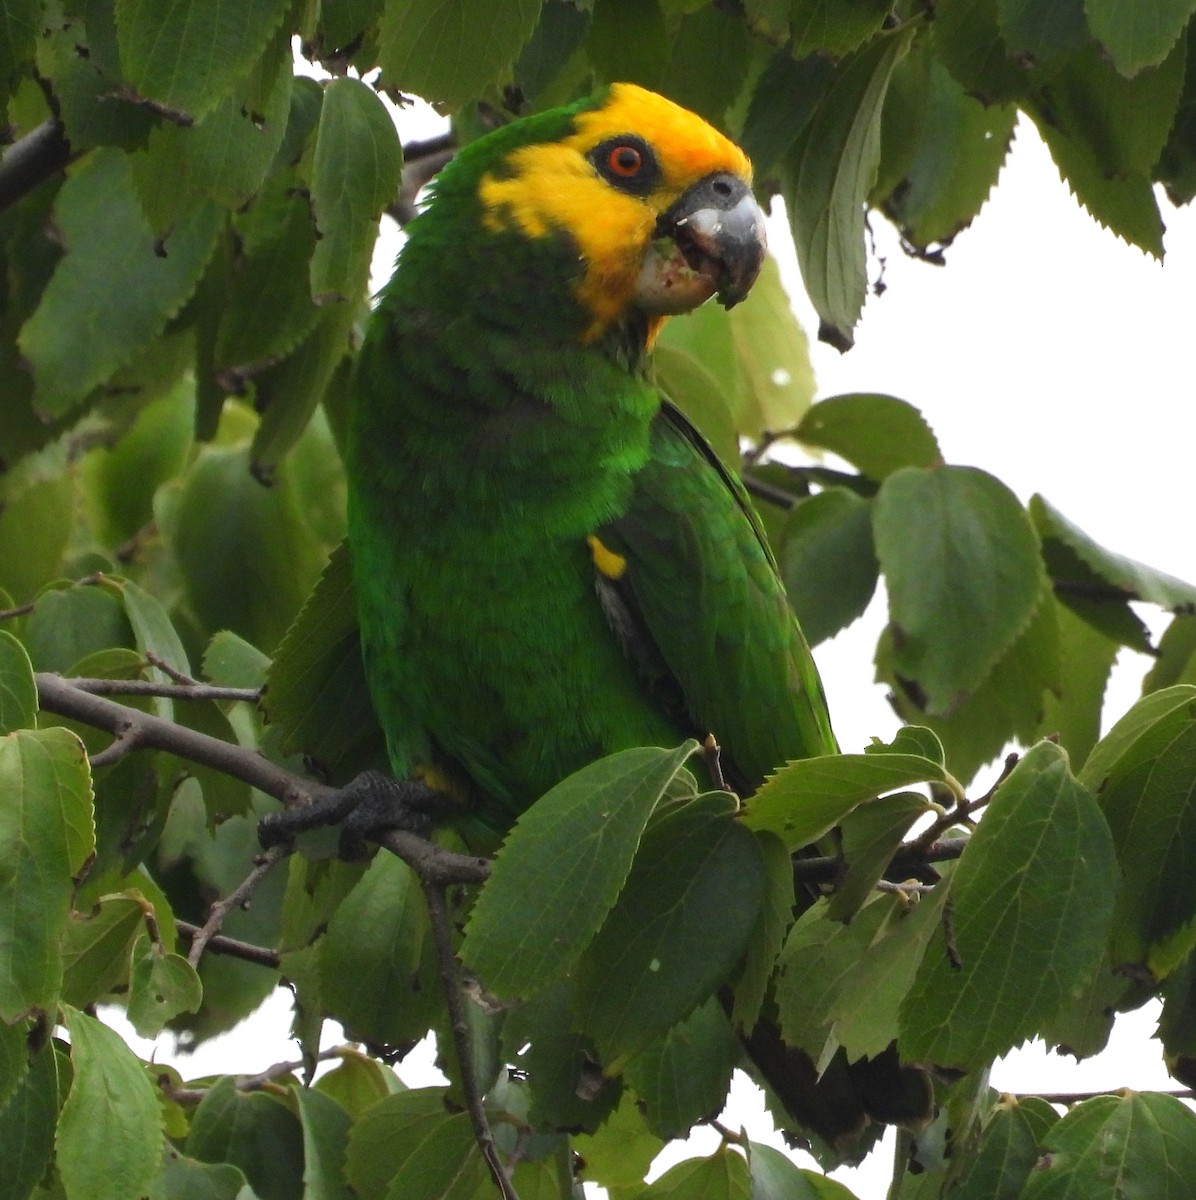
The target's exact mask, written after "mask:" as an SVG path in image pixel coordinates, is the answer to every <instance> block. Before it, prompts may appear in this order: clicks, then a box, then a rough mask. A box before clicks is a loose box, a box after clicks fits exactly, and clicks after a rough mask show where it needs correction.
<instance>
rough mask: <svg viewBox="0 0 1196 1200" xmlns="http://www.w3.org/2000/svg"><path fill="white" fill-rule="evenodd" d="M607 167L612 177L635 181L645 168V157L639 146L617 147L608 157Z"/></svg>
mask: <svg viewBox="0 0 1196 1200" xmlns="http://www.w3.org/2000/svg"><path fill="white" fill-rule="evenodd" d="M606 165H607V167H609V168H610V173H611V174H612V175H618V176H620V177H621V178H623V179H634V178H635V176H636V175H638V174H639V173H640V171H641V170H642V169H643V166H644V156H643V155H642V154H641V153H640V151H639V147H637V146H626V145H623V146H616V147H615V148H614V149H613V150H611V152H610V153H609V154H608V155H607V156H606Z"/></svg>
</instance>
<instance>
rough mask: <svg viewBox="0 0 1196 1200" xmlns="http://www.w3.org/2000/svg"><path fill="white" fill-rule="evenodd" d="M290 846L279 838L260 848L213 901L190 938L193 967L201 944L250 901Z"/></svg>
mask: <svg viewBox="0 0 1196 1200" xmlns="http://www.w3.org/2000/svg"><path fill="white" fill-rule="evenodd" d="M292 848H293V847H291V846H288V845H287V844H286V843H285V842H279V843H278V845H276V846H271V847H270V849H269V850H265V851H263V852H262V853H261V854H259V855H258V856H257V858H256V860H255V861H254V864H253V870H252V871H250V872H249V874H248V875H246V876H245V878H244V879H242V880H241V882H240V883H239V884H237V886H236V887H235V888H234V889H233V890H232V891H231V892H229V894H228V895H227V896H225V897H224V898H223V899H220V900H216V901H214V902H213V904H212V907H211V908H210V909H209V910H208V919H207V920H206V921H205V922H204V923H203V928H202V929H200V931H199V932H198V933H197V934H196V935H195V936H194V937H193V938H192V939H191V949H190V951H189V952H188V954H187V961H188V962H189V963H190V964H191V965H192V966H193V967H197V966H199V960H200V959H201V958H202V957H203V952H204V947H205V946H206V945H207V944H208V941H209V940H210V939H211V938H213V937H215V936H216V934H218V933H219V932H220V930H221V929H222V928H223V927H224V922H225V921H226V920H227V918H228V914H229V913H230V912H232V911H233V909H234V908H244V907H246V906H247V905H248V904H249V901H250V900H251V899H252V897H253V893H254V892H256V891H257V888H258V884H260V883H261V882H262V880H263V879H265V877H266V876H267V875H268V874H269V873H270V872H271V871H272V870H273V869H274V868H275V867H276V866H277V865H278V863H279V862H281V861H282V859H284V858H286V856H287V855H288V854H290V853H291V850H292Z"/></svg>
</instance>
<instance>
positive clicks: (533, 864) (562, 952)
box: [461, 741, 696, 1015]
mask: <svg viewBox="0 0 1196 1200" xmlns="http://www.w3.org/2000/svg"><path fill="white" fill-rule="evenodd" d="M695 748H696V743H694V742H692V741H691V742H686V743H685V744H684V745H683V746H681V747H679V748H678V749H676V750H662V749H652V748H643V749H636V750H625V751H623V752H621V753H619V754H614V755H611V756H610V757H609V758H604V759H602V760H600V761H599V762H596V763H594V764H592V765H591V766H588V767H585V768H583V769H582V770H581V771H578V772H576V773H575V774H573V775H570V776H569V777H568V778H567V779H565V780H563V781H562V782H561V783H558V784H557V785H556V787H554V788H553V789H552V790H551V791H550V792H549V793H548V794H547V795H546V796H544V797H543V798H542V799H540V800H538V801H537V802H536V803H535V804H534V805H532V807H531V808H529V809H528V810H527V811H526V812H524V813H523V815H522V816H521V817H520V818H519V820H518V821H517V822H516V823H515V826H514V828H513V829H512V830H511V832H510V833H509V834H508V835H507V838H506V841H505V842H504V843H503V845H502V848H501V849H500V850H499V852H498V855H497V857H496V858H495V861H494V869H493V872H492V873H491V876H490V878H489V879H488V880H487V881H486V885H485V886H484V887H483V888H482V891H481V894H480V895H479V896H478V899H477V903H476V904H475V905H474V907H473V912H472V913H471V914H470V918H469V924H468V925H467V926H466V929H465V940H464V942H463V943H462V947H461V958H462V961H463V962H465V963H466V964H467V965H468V966H469V967H470V969H471V970H474V971H476V972H477V973H478V975H480V976H481V978H482V979H483V980H484V981H485V984H486V986H487V987H488V988H489V989H490V990H491V991H493V992H495V993H496V994H498V995H500V996H520V995H525V994H530V993H531V992H534V991H536V990H537V989H539V988H542V987H545V986H546V985H547V984H549V983H551V982H552V981H553V980H554V979H557V978H559V977H560V976H561V975H563V974H565V972H567V971H568V970H569V969H570V968H571V967H572V966H573V964H574V963H575V962H576V961H577V959H578V957H579V956H580V954H581V953H582V951H583V950H584V949H585V948H586V946H587V945H588V944H589V943H590V940H591V939H592V938H593V937H594V934H595V933H597V932H598V928H599V926H600V925H602V923H603V920H604V919H605V918H606V915H607V913H608V912H610V910H611V906H612V905H613V904H614V903H615V900H616V898H617V897H618V895H619V892H620V890H621V889H622V888H623V885H624V883H625V882H626V880H627V878H628V872H629V871H631V870H632V860H633V858H634V857H635V856H636V851H637V847H638V846H639V843H640V837H641V835H642V834H643V831H644V826H645V825H646V824H647V822H648V818H649V817H650V816H651V815H652V811H653V809H654V808H655V807H656V805H657V803H658V802H659V800H660V798H661V796H663V795H664V794H665V791H666V789H667V788H668V786H669V784H670V783H672V781H673V780H674V778H676V776H677V773H678V771H680V770H681V768H682V767H683V766H684V764H685V762H686V761H687V760H688V759H689V757H690V756H691V755H692V754H693V752H694V749H695ZM681 1015H684V1014H681Z"/></svg>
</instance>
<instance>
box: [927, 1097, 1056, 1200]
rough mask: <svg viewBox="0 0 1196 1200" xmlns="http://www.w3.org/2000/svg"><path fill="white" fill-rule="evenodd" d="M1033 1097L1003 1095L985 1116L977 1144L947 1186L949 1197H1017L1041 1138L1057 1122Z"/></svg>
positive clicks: (1038, 1151) (981, 1199) (985, 1199)
mask: <svg viewBox="0 0 1196 1200" xmlns="http://www.w3.org/2000/svg"><path fill="white" fill-rule="evenodd" d="M1058 1119H1059V1118H1058V1114H1057V1113H1056V1112H1055V1110H1054V1109H1053V1108H1051V1106H1050V1105H1049V1104H1047V1103H1046V1102H1045V1101H1043V1100H1039V1099H1037V1098H1036V1097H1030V1098H1028V1099H1026V1100H1025V1101H1019V1100H1018V1099H1017V1098H1016V1097H1014V1096H1010V1095H1004V1096H1002V1097H1001V1099H1000V1100H999V1101H998V1102H997V1106H996V1109H995V1110H994V1111H993V1113H992V1115H991V1116H990V1117H989V1118H988V1121H987V1123H986V1124H985V1126H984V1131H983V1133H982V1135H981V1137H980V1142H979V1145H978V1146H977V1147H976V1148H975V1149H974V1150H973V1151H972V1152H971V1153H970V1154H968V1156H967V1157H966V1158H965V1159H964V1165H963V1169H962V1170H961V1171H960V1174H959V1176H958V1178H957V1179H956V1181H955V1182H954V1183H953V1184H952V1186H951V1188H950V1196H951V1200H1019V1197H1021V1195H1022V1189H1023V1188H1024V1187H1025V1185H1026V1181H1027V1179H1029V1177H1030V1175H1031V1173H1032V1171H1033V1170H1034V1168H1035V1166H1036V1165H1037V1163H1038V1160H1039V1156H1040V1155H1041V1153H1042V1150H1041V1147H1042V1141H1043V1139H1044V1138H1045V1137H1046V1136H1047V1134H1048V1132H1049V1131H1050V1129H1051V1127H1052V1126H1053V1125H1054V1124H1055V1123H1056V1121H1058Z"/></svg>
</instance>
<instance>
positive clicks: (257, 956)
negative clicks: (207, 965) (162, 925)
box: [174, 918, 282, 971]
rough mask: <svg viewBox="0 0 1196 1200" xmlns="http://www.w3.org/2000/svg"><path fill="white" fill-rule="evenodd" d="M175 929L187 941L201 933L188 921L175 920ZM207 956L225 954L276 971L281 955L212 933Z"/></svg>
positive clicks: (280, 963) (265, 947) (274, 951)
mask: <svg viewBox="0 0 1196 1200" xmlns="http://www.w3.org/2000/svg"><path fill="white" fill-rule="evenodd" d="M174 924H175V928H176V929H177V930H178V931H179V933H181V934H182V935H183V937H185V938H187V939H188V940H190V939H192V938H194V937H196V936H197V935H198V934H199V933H200V932H201V931H200V927H199V926H198V925H192V924H191V922H190V921H180V920H178V919H177V918H176V919H175V922H174ZM207 950H208V953H209V954H226V955H228V956H229V957H230V958H240V959H243V960H244V961H245V962H251V963H254V964H255V965H257V966H259V967H269V968H270V969H271V970H274V971H277V970H278V969H279V968H280V967H281V966H282V955H281V954H279V953H278V951H277V950H271V949H270V948H269V947H268V946H254V945H252V944H251V943H249V942H242V941H240V940H239V939H237V938H231V937H226V936H225V935H224V934H223V933H214V934H212V935H211V936H210V937H209V938H208V945H207Z"/></svg>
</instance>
